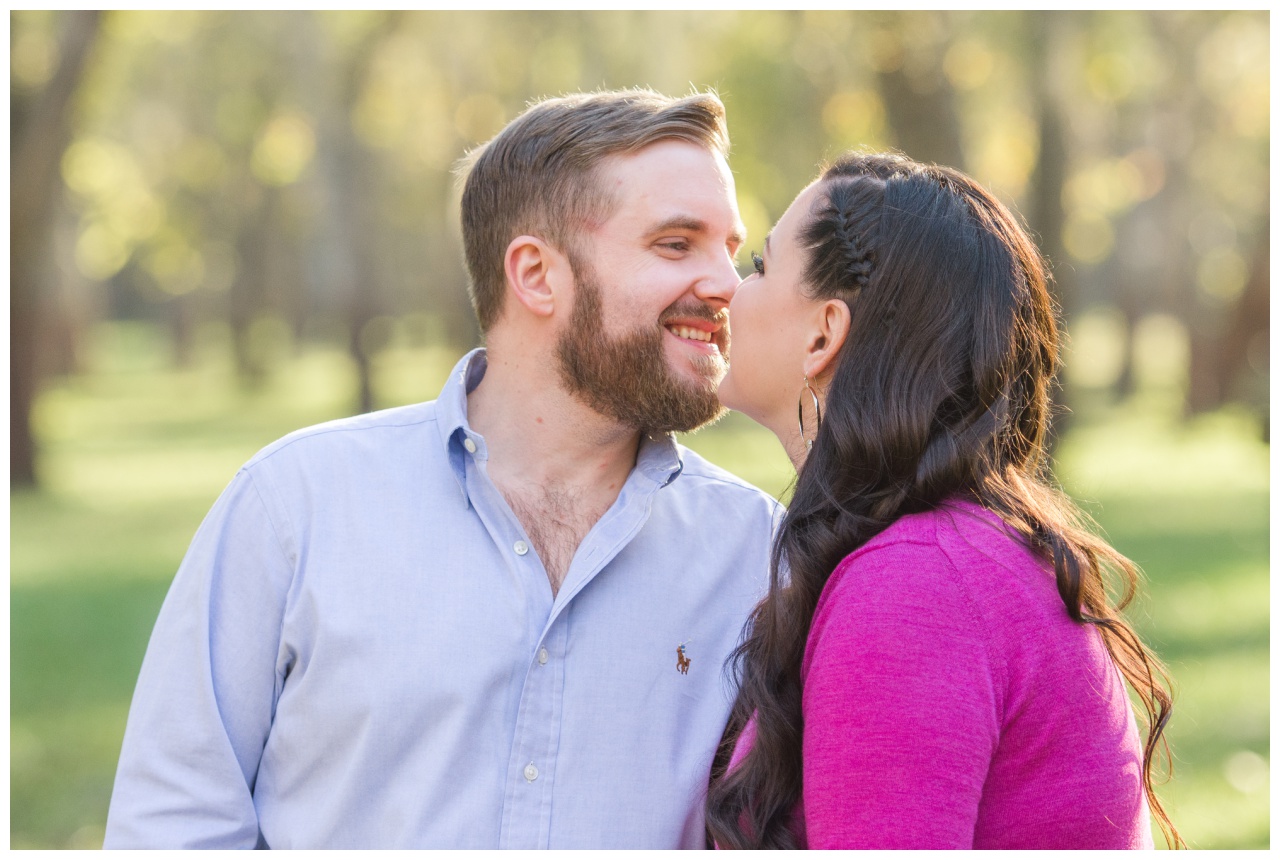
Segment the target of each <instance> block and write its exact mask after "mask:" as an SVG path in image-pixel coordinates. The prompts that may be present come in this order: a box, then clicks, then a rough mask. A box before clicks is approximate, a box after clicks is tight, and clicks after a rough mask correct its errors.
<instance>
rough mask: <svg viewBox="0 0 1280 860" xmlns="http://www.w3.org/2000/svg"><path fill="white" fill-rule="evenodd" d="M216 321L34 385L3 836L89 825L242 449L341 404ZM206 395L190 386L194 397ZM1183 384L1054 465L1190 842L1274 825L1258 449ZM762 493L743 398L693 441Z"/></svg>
mask: <svg viewBox="0 0 1280 860" xmlns="http://www.w3.org/2000/svg"><path fill="white" fill-rule="evenodd" d="M224 336H225V333H220V332H219V331H217V330H213V331H207V332H204V333H203V334H202V336H201V338H200V343H201V344H202V347H201V349H200V350H199V351H198V354H197V357H196V360H195V361H194V362H193V364H192V366H191V367H190V369H187V370H173V369H168V368H167V367H166V363H165V361H164V353H163V348H162V344H163V341H162V339H161V338H160V337H159V336H158V335H157V334H156V333H155V332H154V331H152V330H151V329H148V328H146V327H140V326H136V325H133V326H121V325H115V326H109V327H104V328H102V329H100V330H98V332H97V334H96V336H95V337H94V338H93V341H92V350H93V352H94V354H95V364H96V366H98V367H99V368H101V370H100V371H99V372H97V373H95V374H93V375H90V376H84V377H77V378H75V379H74V380H73V381H68V382H64V383H63V384H61V385H59V386H57V387H55V388H53V389H52V390H50V391H48V392H46V394H45V395H44V397H43V399H42V400H41V401H40V403H39V404H38V409H37V416H38V426H39V427H40V430H41V435H42V438H43V439H44V440H45V450H46V464H45V466H46V474H47V475H48V476H49V480H48V482H47V483H48V487H47V489H46V490H45V491H43V492H42V493H31V492H24V493H16V494H13V495H12V496H11V500H10V501H11V518H10V527H11V534H12V548H11V555H10V562H11V584H10V647H11V657H10V695H11V711H10V749H11V753H10V789H11V801H10V841H11V846H12V847H15V848H61V847H94V846H96V845H97V844H100V842H101V838H102V828H103V825H104V823H105V820H106V809H107V802H108V799H109V796H110V790H111V782H112V779H113V774H114V771H115V759H116V756H117V755H118V753H119V746H120V739H121V736H122V734H123V731H124V723H125V717H126V715H127V712H128V706H129V699H130V696H131V694H132V690H133V685H134V681H135V679H136V677H137V672H138V668H139V666H140V664H141V661H142V654H143V651H144V649H145V647H146V642H147V638H148V636H149V634H150V629H151V625H152V623H153V622H154V619H155V616H156V613H157V612H158V610H159V607H160V603H161V601H162V600H163V598H164V593H165V590H166V588H167V586H168V582H169V580H170V578H171V577H172V575H173V572H174V570H176V568H177V565H178V562H179V560H180V558H181V556H182V553H183V551H184V549H185V546H186V543H187V542H188V541H189V540H190V538H191V535H192V534H193V533H194V531H195V529H196V527H197V525H198V524H199V521H200V519H201V517H202V516H203V514H204V512H205V511H206V510H207V509H208V507H209V506H210V505H211V504H212V502H213V500H214V498H215V497H216V495H217V493H218V492H219V491H220V489H221V487H222V486H223V485H224V484H225V483H226V482H227V481H228V480H229V479H230V477H231V475H232V474H233V473H234V471H235V469H236V468H237V467H238V466H239V465H240V464H241V463H242V462H243V461H245V460H246V459H248V458H249V457H250V456H251V455H252V454H253V452H254V451H255V450H256V449H258V448H259V447H261V446H263V445H265V444H267V443H268V442H270V441H272V440H273V439H275V438H277V437H279V436H281V435H283V434H284V433H286V432H289V431H290V430H293V429H296V428H298V427H300V426H303V425H305V424H309V423H314V422H317V421H321V420H326V419H329V418H334V417H338V416H339V415H341V414H343V411H344V409H345V408H346V406H345V404H347V403H349V402H350V394H351V390H350V389H351V387H352V386H353V385H354V371H353V370H352V369H351V367H350V366H349V364H348V362H349V359H348V358H347V357H346V356H345V355H344V354H343V353H342V352H340V351H338V350H332V349H331V350H324V349H306V350H304V351H302V352H301V353H300V354H298V355H297V356H295V357H293V358H291V359H288V360H287V361H286V362H285V363H284V365H282V367H281V369H280V371H279V373H277V374H275V375H274V376H272V377H271V379H270V380H268V382H267V383H266V387H264V388H262V389H259V390H253V391H246V390H243V389H241V388H240V387H239V386H237V384H236V381H235V375H234V370H233V368H232V367H231V363H230V360H229V359H228V357H227V354H226V351H225V350H224V349H222V348H221V346H220V339H221V338H222V337H224ZM391 343H392V346H391V347H390V348H389V349H387V350H386V351H384V353H383V354H382V355H381V356H380V359H379V364H378V367H377V368H376V371H377V373H376V378H377V379H378V381H379V391H380V393H381V398H382V402H383V404H384V405H390V404H393V403H403V402H410V401H413V400H420V399H428V398H430V397H433V396H434V395H435V393H436V392H437V391H438V390H439V386H440V385H441V384H442V382H443V379H444V376H445V374H447V372H448V370H449V368H450V367H451V366H452V363H453V361H454V360H455V359H456V357H457V356H456V355H453V354H451V353H449V352H447V351H446V350H443V349H441V348H438V347H424V346H413V345H411V344H410V343H409V342H407V341H406V340H405V339H403V338H393V339H392V342H391ZM193 392H198V393H199V396H192V393H193ZM1176 403H1177V397H1176V392H1173V391H1171V390H1168V389H1159V388H1150V387H1149V388H1148V389H1146V390H1144V393H1143V396H1142V397H1141V398H1138V399H1136V400H1134V401H1131V402H1130V403H1128V404H1126V405H1124V406H1121V407H1106V406H1103V405H1100V404H1094V405H1093V407H1092V408H1091V409H1090V410H1089V415H1090V416H1091V417H1089V418H1088V419H1087V420H1085V419H1082V420H1080V421H1078V422H1077V423H1076V425H1075V427H1074V429H1073V430H1072V434H1071V435H1070V436H1069V437H1068V438H1067V439H1066V440H1064V443H1063V445H1062V448H1061V451H1060V461H1059V473H1060V475H1061V476H1062V479H1063V481H1064V483H1065V485H1066V487H1067V488H1068V489H1069V490H1070V491H1071V492H1072V493H1073V494H1074V495H1075V496H1076V498H1077V499H1080V500H1082V501H1083V502H1084V503H1085V505H1086V507H1087V508H1088V509H1089V510H1090V511H1091V512H1092V513H1093V514H1094V515H1095V516H1096V518H1097V519H1098V521H1099V522H1100V523H1101V524H1102V526H1103V527H1104V528H1105V529H1106V531H1107V533H1108V535H1109V537H1110V539H1111V540H1113V541H1114V543H1115V544H1116V546H1117V547H1119V548H1120V549H1121V550H1122V551H1123V552H1125V553H1127V554H1128V555H1130V556H1131V557H1132V558H1133V559H1134V560H1135V561H1137V562H1138V563H1139V564H1140V565H1141V566H1142V567H1143V568H1144V570H1145V572H1146V575H1147V578H1148V582H1147V584H1146V585H1145V588H1144V591H1143V596H1142V597H1141V598H1140V599H1139V601H1138V602H1137V604H1136V605H1135V607H1134V608H1133V610H1132V612H1131V615H1132V617H1133V620H1134V621H1135V623H1136V624H1137V626H1138V627H1139V629H1140V631H1141V633H1142V635H1143V636H1144V637H1146V639H1147V641H1148V642H1150V643H1151V644H1152V645H1154V646H1155V647H1156V648H1157V649H1158V650H1159V652H1160V653H1161V655H1162V656H1163V657H1164V658H1165V660H1166V661H1167V662H1168V664H1169V667H1170V670H1171V672H1172V674H1173V676H1174V678H1175V682H1176V687H1177V691H1178V698H1177V706H1176V712H1175V717H1174V720H1173V723H1172V726H1171V728H1170V729H1169V737H1170V741H1171V745H1172V748H1173V752H1174V756H1175V759H1176V771H1175V777H1174V779H1173V781H1172V782H1171V783H1169V784H1168V785H1167V786H1165V787H1164V789H1163V790H1162V791H1161V796H1162V797H1164V798H1165V799H1166V801H1167V806H1168V808H1169V811H1170V813H1171V815H1172V817H1173V819H1174V821H1175V822H1176V823H1177V824H1178V826H1179V827H1180V828H1181V830H1182V833H1183V835H1184V837H1185V838H1186V839H1187V841H1188V842H1189V843H1190V844H1191V845H1192V846H1193V847H1199V848H1263V847H1267V846H1268V844H1269V840H1270V829H1269V819H1268V813H1269V791H1268V787H1267V785H1268V782H1267V769H1268V762H1269V758H1270V740H1269V735H1268V721H1269V704H1268V703H1269V695H1268V690H1269V688H1268V683H1269V681H1268V678H1269V662H1268V647H1269V646H1268V643H1269V624H1270V619H1269V602H1268V548H1269V534H1268V513H1269V511H1268V508H1269V477H1268V471H1267V465H1268V454H1267V448H1266V447H1265V446H1264V445H1262V444H1261V443H1259V442H1258V441H1256V439H1255V431H1254V429H1253V427H1252V425H1251V423H1250V421H1249V419H1248V417H1247V416H1246V415H1243V414H1237V413H1232V412H1219V413H1215V414H1212V415H1208V416H1204V417H1202V418H1200V419H1198V420H1197V421H1195V422H1193V423H1191V424H1187V425H1183V424H1181V423H1179V422H1178V421H1177V420H1176V419H1175V410H1176ZM685 441H686V442H687V443H688V444H690V445H691V446H693V447H694V448H696V449H698V450H699V451H701V452H702V453H704V454H706V455H707V456H708V457H710V458H711V459H713V460H714V461H715V462H717V463H719V464H721V465H723V466H725V467H726V468H729V469H730V470H732V471H734V472H736V473H738V474H740V475H742V476H744V477H746V478H747V479H749V480H751V481H753V482H754V483H756V484H758V485H760V486H761V487H763V488H765V489H767V490H768V491H770V492H773V493H775V494H782V493H784V491H785V490H786V488H787V486H788V485H789V483H790V480H791V471H790V467H789V465H788V463H787V460H786V458H785V457H784V456H783V454H782V451H781V448H780V447H779V446H778V445H777V442H776V440H774V439H773V437H772V436H771V435H770V434H768V433H767V432H766V431H763V430H761V429H760V428H758V427H757V426H755V425H754V424H752V423H751V422H750V421H748V420H746V419H745V418H743V417H742V416H739V415H729V416H728V417H726V418H725V419H724V420H723V421H721V422H720V423H719V424H718V425H716V426H714V427H712V428H709V429H707V430H704V431H702V432H700V433H698V434H695V435H694V436H691V437H688V438H687V439H686V440H685Z"/></svg>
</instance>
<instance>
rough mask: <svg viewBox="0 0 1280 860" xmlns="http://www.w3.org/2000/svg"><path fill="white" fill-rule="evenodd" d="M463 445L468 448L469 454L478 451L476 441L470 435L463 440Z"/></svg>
mask: <svg viewBox="0 0 1280 860" xmlns="http://www.w3.org/2000/svg"><path fill="white" fill-rule="evenodd" d="M462 447H463V448H466V449H467V453H468V454H474V453H475V452H476V443H475V442H472V441H471V438H470V437H468V438H466V439H463V440H462Z"/></svg>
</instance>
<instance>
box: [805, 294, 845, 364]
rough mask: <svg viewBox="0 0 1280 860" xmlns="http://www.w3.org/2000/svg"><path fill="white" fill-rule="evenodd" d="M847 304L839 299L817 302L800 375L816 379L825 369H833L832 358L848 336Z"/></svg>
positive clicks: (838, 351) (833, 362)
mask: <svg viewBox="0 0 1280 860" xmlns="http://www.w3.org/2000/svg"><path fill="white" fill-rule="evenodd" d="M850 318H851V315H850V313H849V306H848V305H847V304H845V303H844V302H843V301H841V300H840V299H827V300H826V301H824V302H822V303H821V304H820V305H818V307H817V310H816V313H815V315H814V318H813V322H814V325H813V328H812V329H811V330H810V334H809V342H808V343H807V344H806V345H805V354H804V375H805V376H807V377H808V378H810V379H817V378H818V377H820V376H821V375H822V374H823V373H824V372H826V371H827V370H828V369H830V370H833V371H834V370H835V359H836V356H837V355H839V354H840V347H842V346H844V340H845V338H846V337H848V336H849V322H850Z"/></svg>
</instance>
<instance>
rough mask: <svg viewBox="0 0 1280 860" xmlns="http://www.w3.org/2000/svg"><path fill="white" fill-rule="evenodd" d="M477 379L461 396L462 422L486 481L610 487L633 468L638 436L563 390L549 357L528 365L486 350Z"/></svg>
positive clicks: (527, 361) (619, 484) (619, 483)
mask: <svg viewBox="0 0 1280 860" xmlns="http://www.w3.org/2000/svg"><path fill="white" fill-rule="evenodd" d="M487 358H488V367H487V369H486V370H485V375H484V379H482V380H481V382H480V384H479V385H478V386H476V388H475V390H473V391H472V392H471V393H470V394H468V395H467V423H468V424H469V425H470V426H471V428H472V429H473V430H475V431H476V432H477V433H479V434H480V435H481V436H483V437H484V439H485V446H486V447H487V449H488V453H489V463H488V471H489V475H490V478H491V479H493V480H494V481H495V483H498V484H499V485H500V486H501V485H503V484H507V483H509V484H512V485H515V486H557V487H569V488H572V489H575V490H596V491H599V490H604V491H606V492H607V488H609V487H613V488H614V493H613V495H614V496H616V492H617V490H620V489H621V487H622V484H623V483H624V482H625V481H626V478H627V475H629V474H630V473H631V469H632V468H633V467H634V466H635V462H636V453H637V451H638V450H639V444H640V433H639V431H638V430H636V429H635V428H630V427H625V426H623V425H621V424H619V423H618V422H616V421H614V420H612V419H610V418H607V417H605V416H603V415H601V414H600V413H598V412H596V411H594V410H593V409H591V408H590V407H588V406H586V405H585V404H584V403H582V402H581V401H580V400H578V399H577V398H576V397H574V396H573V395H571V394H569V393H568V392H567V391H565V390H564V388H563V386H562V385H561V382H560V378H559V375H558V374H557V373H556V372H555V371H554V369H553V368H554V366H555V365H554V364H553V362H554V360H555V358H554V356H545V357H539V359H537V360H530V359H529V358H527V357H525V356H521V357H519V358H514V357H512V356H509V355H505V354H504V353H503V352H502V351H501V350H499V351H496V352H495V351H494V350H492V349H490V350H489V352H488V355H487Z"/></svg>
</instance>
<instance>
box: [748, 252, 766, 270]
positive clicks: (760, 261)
mask: <svg viewBox="0 0 1280 860" xmlns="http://www.w3.org/2000/svg"><path fill="white" fill-rule="evenodd" d="M751 263H752V265H754V266H755V267H756V274H757V275H763V274H764V258H763V257H761V256H760V255H759V254H757V253H756V252H755V251H752V252H751Z"/></svg>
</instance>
